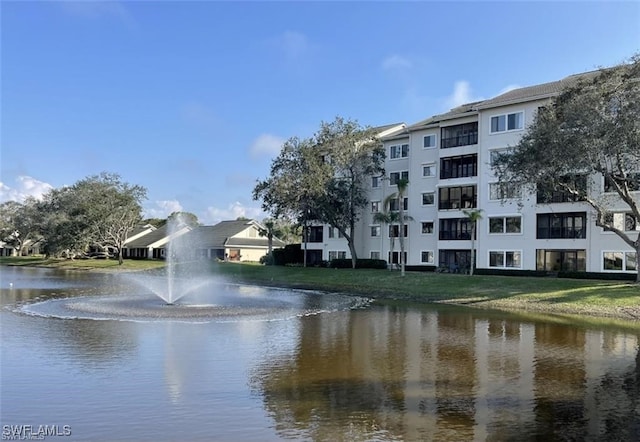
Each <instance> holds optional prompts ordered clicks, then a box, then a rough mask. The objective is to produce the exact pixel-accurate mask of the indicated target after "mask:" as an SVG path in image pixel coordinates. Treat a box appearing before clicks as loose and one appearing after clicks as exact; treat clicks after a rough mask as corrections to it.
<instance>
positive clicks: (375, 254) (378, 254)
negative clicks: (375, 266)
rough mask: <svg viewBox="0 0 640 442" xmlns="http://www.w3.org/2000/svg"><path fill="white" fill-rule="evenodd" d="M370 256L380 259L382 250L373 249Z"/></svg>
mask: <svg viewBox="0 0 640 442" xmlns="http://www.w3.org/2000/svg"><path fill="white" fill-rule="evenodd" d="M369 258H371V259H380V252H379V251H377V250H372V251H370V252H369Z"/></svg>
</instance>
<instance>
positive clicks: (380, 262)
mask: <svg viewBox="0 0 640 442" xmlns="http://www.w3.org/2000/svg"><path fill="white" fill-rule="evenodd" d="M329 267H331V268H333V269H350V268H351V267H353V263H352V261H351V259H332V260H331V261H330V262H329ZM386 268H387V261H385V260H384V259H358V260H356V269H386Z"/></svg>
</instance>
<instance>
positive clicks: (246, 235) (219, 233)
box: [185, 220, 285, 261]
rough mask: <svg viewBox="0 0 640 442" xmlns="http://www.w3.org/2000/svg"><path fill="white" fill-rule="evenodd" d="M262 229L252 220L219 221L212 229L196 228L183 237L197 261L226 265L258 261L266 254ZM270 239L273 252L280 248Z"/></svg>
mask: <svg viewBox="0 0 640 442" xmlns="http://www.w3.org/2000/svg"><path fill="white" fill-rule="evenodd" d="M263 229H264V226H262V225H261V224H260V223H258V222H257V221H255V220H235V221H222V222H219V223H218V224H216V225H215V226H198V227H196V228H195V229H193V230H192V231H191V232H189V233H188V234H187V235H185V240H187V241H188V242H189V243H190V244H192V247H193V249H194V251H195V254H196V256H197V257H199V258H205V259H216V258H217V259H221V260H228V261H259V260H260V258H261V257H263V256H264V255H266V254H267V252H268V248H269V240H268V239H267V237H266V236H260V231H261V230H263ZM284 245H285V243H284V241H282V240H280V239H278V238H273V248H274V249H275V248H278V247H284Z"/></svg>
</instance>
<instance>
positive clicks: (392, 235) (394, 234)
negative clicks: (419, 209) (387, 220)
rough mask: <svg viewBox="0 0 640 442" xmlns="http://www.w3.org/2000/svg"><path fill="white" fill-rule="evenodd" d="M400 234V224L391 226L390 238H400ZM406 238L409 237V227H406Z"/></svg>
mask: <svg viewBox="0 0 640 442" xmlns="http://www.w3.org/2000/svg"><path fill="white" fill-rule="evenodd" d="M399 233H400V226H399V225H398V224H393V225H391V226H389V238H398V237H399V235H398V234H399ZM403 236H404V237H405V238H406V237H407V236H409V226H408V225H406V224H405V225H404V235H403Z"/></svg>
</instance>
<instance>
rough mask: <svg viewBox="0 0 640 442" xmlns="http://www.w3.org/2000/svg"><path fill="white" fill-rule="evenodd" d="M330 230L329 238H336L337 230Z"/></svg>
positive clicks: (331, 228)
mask: <svg viewBox="0 0 640 442" xmlns="http://www.w3.org/2000/svg"><path fill="white" fill-rule="evenodd" d="M328 230H329V235H328V236H329V238H333V237H335V232H336V231H335V229H334V228H333V227H331V226H329V228H328Z"/></svg>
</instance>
